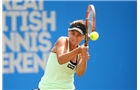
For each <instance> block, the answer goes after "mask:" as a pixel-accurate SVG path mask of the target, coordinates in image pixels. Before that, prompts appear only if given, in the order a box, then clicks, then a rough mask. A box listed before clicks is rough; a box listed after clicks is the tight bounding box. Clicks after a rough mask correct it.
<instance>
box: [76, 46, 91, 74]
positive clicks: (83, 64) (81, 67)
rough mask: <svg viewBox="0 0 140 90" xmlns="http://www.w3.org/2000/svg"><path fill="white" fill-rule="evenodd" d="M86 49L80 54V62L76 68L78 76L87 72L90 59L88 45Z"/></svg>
mask: <svg viewBox="0 0 140 90" xmlns="http://www.w3.org/2000/svg"><path fill="white" fill-rule="evenodd" d="M86 48H87V49H85V51H84V52H83V53H82V54H80V55H79V62H78V65H77V68H76V74H77V76H81V75H83V74H84V73H85V71H86V68H87V61H88V59H89V53H88V47H86Z"/></svg>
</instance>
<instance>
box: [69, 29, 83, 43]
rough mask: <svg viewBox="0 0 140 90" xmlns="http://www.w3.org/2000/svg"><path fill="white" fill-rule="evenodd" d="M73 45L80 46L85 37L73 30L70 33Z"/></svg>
mask: <svg viewBox="0 0 140 90" xmlns="http://www.w3.org/2000/svg"><path fill="white" fill-rule="evenodd" d="M68 34H69V38H70V42H71V44H75V45H78V44H79V43H80V42H81V41H82V40H83V39H84V35H82V34H81V33H80V32H79V31H76V30H71V31H69V32H68Z"/></svg>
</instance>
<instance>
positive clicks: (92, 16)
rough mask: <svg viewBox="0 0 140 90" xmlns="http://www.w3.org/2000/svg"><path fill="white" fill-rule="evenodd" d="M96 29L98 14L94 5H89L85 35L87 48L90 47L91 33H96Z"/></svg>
mask: <svg viewBox="0 0 140 90" xmlns="http://www.w3.org/2000/svg"><path fill="white" fill-rule="evenodd" d="M95 27H96V12H95V7H94V5H92V4H90V5H88V8H87V11H86V35H85V46H87V45H88V41H89V39H90V37H89V36H90V33H92V32H94V31H95Z"/></svg>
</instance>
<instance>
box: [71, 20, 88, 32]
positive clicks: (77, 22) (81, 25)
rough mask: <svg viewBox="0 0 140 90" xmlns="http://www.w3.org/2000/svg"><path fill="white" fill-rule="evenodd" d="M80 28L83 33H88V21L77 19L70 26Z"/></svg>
mask: <svg viewBox="0 0 140 90" xmlns="http://www.w3.org/2000/svg"><path fill="white" fill-rule="evenodd" d="M74 27H75V28H79V29H81V30H82V32H83V34H86V23H85V21H84V20H75V21H73V22H72V23H71V24H70V28H74Z"/></svg>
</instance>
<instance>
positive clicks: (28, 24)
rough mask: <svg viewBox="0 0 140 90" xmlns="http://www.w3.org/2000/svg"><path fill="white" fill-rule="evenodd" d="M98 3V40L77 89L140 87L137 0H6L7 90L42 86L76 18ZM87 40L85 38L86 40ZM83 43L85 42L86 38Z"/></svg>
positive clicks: (92, 43)
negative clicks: (48, 66) (59, 43)
mask: <svg viewBox="0 0 140 90" xmlns="http://www.w3.org/2000/svg"><path fill="white" fill-rule="evenodd" d="M89 4H93V5H94V6H95V9H96V20H97V22H96V30H97V32H98V33H99V34H100V37H99V39H98V40H97V41H90V42H89V52H90V59H89V61H88V67H87V71H86V72H85V74H84V75H83V76H81V77H78V76H76V75H75V86H76V89H78V90H81V89H92V90H97V89H100V90H103V89H110V90H116V89H120V90H124V89H129V90H136V89H137V1H81V2H80V1H55V2H54V1H43V0H40V1H36V0H35V1H20V0H19V1H17V0H15V1H8V0H6V1H3V11H2V19H3V21H2V22H3V29H2V30H3V31H2V32H3V33H2V37H3V42H2V49H3V50H2V53H3V55H2V62H3V64H2V65H3V66H2V69H3V90H31V89H33V88H37V87H38V83H39V81H40V79H41V77H42V76H43V74H44V69H45V66H46V63H47V58H48V55H49V53H50V51H51V48H52V47H53V45H54V43H55V41H56V40H57V38H58V37H60V36H67V34H68V30H67V29H68V28H69V24H70V23H71V22H72V21H73V20H77V19H84V20H85V13H86V9H87V6H88V5H89ZM82 43H83V42H82ZM82 43H81V44H82Z"/></svg>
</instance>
